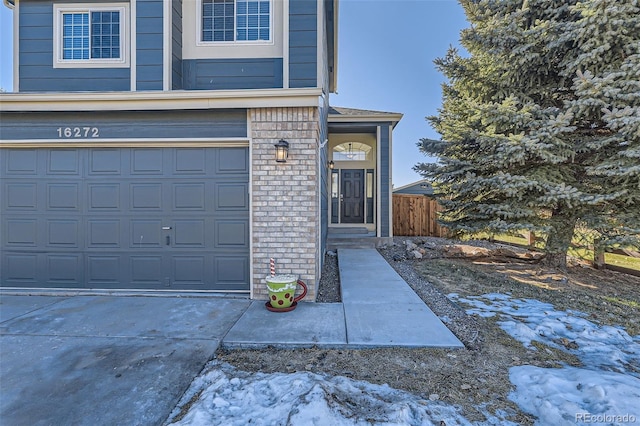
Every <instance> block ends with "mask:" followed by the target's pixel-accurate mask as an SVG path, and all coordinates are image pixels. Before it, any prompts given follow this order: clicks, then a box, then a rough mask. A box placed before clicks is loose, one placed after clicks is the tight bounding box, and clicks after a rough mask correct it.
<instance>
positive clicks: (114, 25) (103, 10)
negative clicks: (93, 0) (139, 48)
mask: <svg viewBox="0 0 640 426" xmlns="http://www.w3.org/2000/svg"><path fill="white" fill-rule="evenodd" d="M54 16H55V22H54V34H55V40H54V46H55V48H54V54H55V62H56V63H55V64H54V65H56V66H58V67H64V66H80V67H81V66H91V65H93V66H103V67H114V66H128V58H127V55H126V51H127V43H126V40H127V39H128V23H127V6H126V5H107V4H101V5H100V6H92V5H84V4H69V5H56V6H55V14H54Z"/></svg>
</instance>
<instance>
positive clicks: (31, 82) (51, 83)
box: [18, 0, 131, 92]
mask: <svg viewBox="0 0 640 426" xmlns="http://www.w3.org/2000/svg"><path fill="white" fill-rule="evenodd" d="M19 10H20V15H19V26H20V38H19V40H18V43H19V49H20V50H19V52H20V53H19V54H20V58H19V64H20V65H19V71H18V72H19V89H18V90H19V91H20V92H58V91H60V92H75V91H104V92H108V91H127V90H129V89H130V88H131V82H130V78H131V77H130V75H131V74H130V71H129V69H128V68H53V2H51V1H34V0H24V1H21V2H20V9H19Z"/></svg>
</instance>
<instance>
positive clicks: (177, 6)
mask: <svg viewBox="0 0 640 426" xmlns="http://www.w3.org/2000/svg"><path fill="white" fill-rule="evenodd" d="M172 14H173V16H172V17H171V22H172V29H171V88H172V89H174V90H180V89H182V88H183V84H182V0H173V2H172Z"/></svg>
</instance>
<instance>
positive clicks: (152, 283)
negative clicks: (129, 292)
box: [128, 255, 166, 288]
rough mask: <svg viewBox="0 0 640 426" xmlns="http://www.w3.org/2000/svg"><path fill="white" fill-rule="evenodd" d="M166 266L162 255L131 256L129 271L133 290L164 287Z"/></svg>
mask: <svg viewBox="0 0 640 426" xmlns="http://www.w3.org/2000/svg"><path fill="white" fill-rule="evenodd" d="M164 264H165V261H164V258H163V256H162V255H156V256H149V255H144V256H143V255H131V256H130V257H129V268H128V269H129V271H130V282H131V284H132V285H133V288H161V287H164V278H165V275H166V274H165V272H164V269H165V268H164Z"/></svg>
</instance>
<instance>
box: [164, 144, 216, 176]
mask: <svg viewBox="0 0 640 426" xmlns="http://www.w3.org/2000/svg"><path fill="white" fill-rule="evenodd" d="M208 151H209V150H207V149H204V148H177V149H176V150H175V151H174V161H173V170H172V171H173V174H174V175H176V176H180V175H205V174H206V173H207V152H208Z"/></svg>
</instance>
